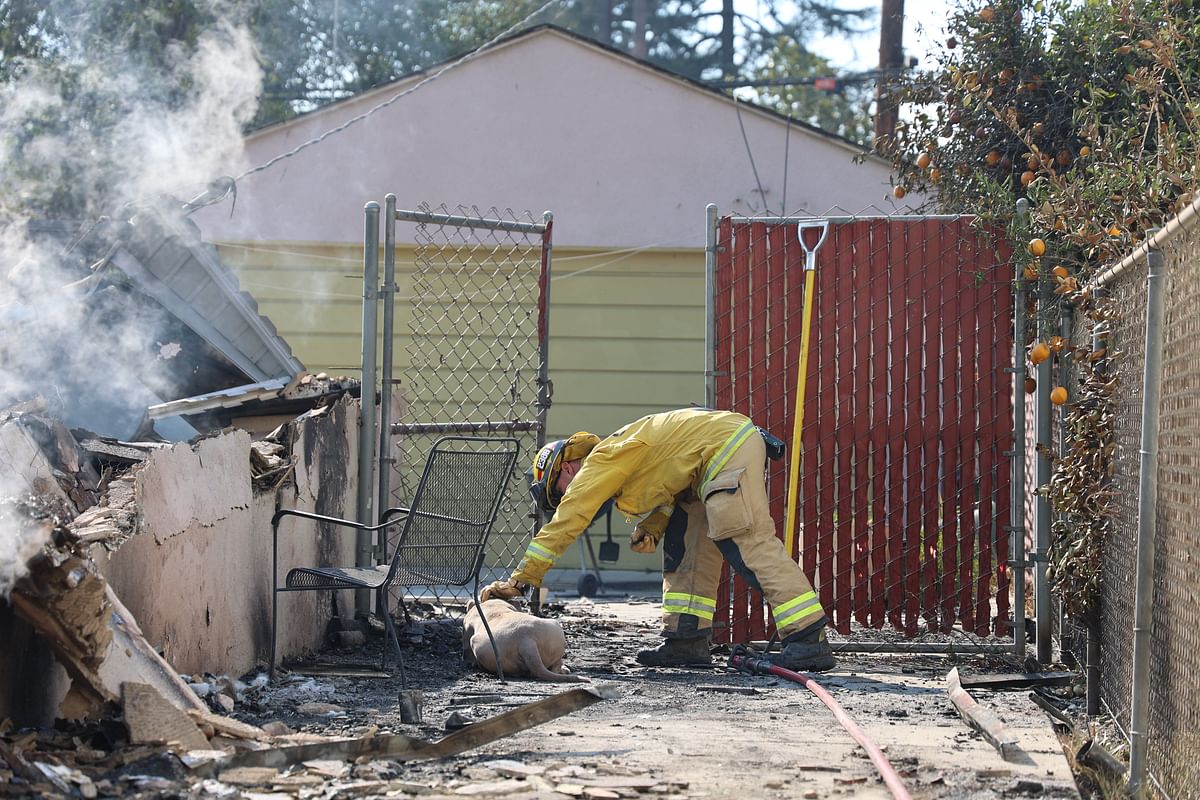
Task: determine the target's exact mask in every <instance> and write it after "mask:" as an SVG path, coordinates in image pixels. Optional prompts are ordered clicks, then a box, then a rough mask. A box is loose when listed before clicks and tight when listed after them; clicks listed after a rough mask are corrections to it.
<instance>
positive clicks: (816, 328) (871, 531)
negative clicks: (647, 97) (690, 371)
mask: <svg viewBox="0 0 1200 800" xmlns="http://www.w3.org/2000/svg"><path fill="white" fill-rule="evenodd" d="M802 221H803V222H805V223H811V222H812V220H810V219H805V220H801V219H795V220H782V219H779V218H773V219H770V220H765V221H763V220H755V219H752V218H730V217H725V218H723V219H721V220H720V221H719V223H718V230H717V253H716V273H715V276H714V295H715V296H714V298H713V300H712V305H711V311H712V313H713V319H714V327H715V342H714V345H715V351H716V352H715V362H716V363H715V376H716V377H715V381H716V393H715V397H716V405H717V407H718V408H730V409H734V410H737V411H740V412H742V413H745V414H747V415H749V416H750V417H751V418H752V419H754V420H755V421H756V422H757V423H758V424H759V425H762V426H764V427H766V428H767V429H769V430H771V431H772V432H773V433H775V434H776V435H777V436H779V437H780V438H783V439H785V440H787V441H788V443H789V446H790V445H791V442H792V426H793V414H794V409H795V392H796V388H797V387H796V377H797V371H798V369H799V359H800V342H801V334H802V323H803V318H802V310H803V305H804V264H805V254H804V250H803V248H802V247H801V244H800V241H799V238H798V236H799V223H800V222H802ZM971 222H972V220H971V218H959V217H951V218H946V217H938V218H925V219H921V218H916V219H914V218H912V217H907V218H904V219H896V220H892V219H888V218H886V217H873V218H867V217H862V218H837V219H831V221H830V223H831V224H830V226H829V233H828V236H827V238H826V239H825V242H824V244H823V245H822V246H821V248H820V249H819V250H818V251H817V268H816V279H815V290H814V296H813V300H814V306H813V318H812V328H811V344H810V351H809V360H808V368H807V389H806V392H805V395H806V397H805V406H804V420H803V432H802V438H803V443H802V451H801V452H802V456H801V469H800V477H799V481H798V499H797V503H796V506H797V513H798V517H799V521H800V525H799V526H798V528H797V531H796V544H795V546H794V550H793V555H794V556H795V557H796V558H798V559H799V561H800V564H801V565H802V566H803V568H804V570H805V572H806V573H807V574H808V576H809V578H810V579H812V580H813V583H814V585H815V586H816V588H817V590H818V593H819V594H820V597H821V603H822V605H823V606H824V607H825V611H826V613H827V614H829V615H830V617H831V619H832V620H833V624H834V626H835V628H836V629H837V630H838V631H839V632H840V633H842V634H846V635H848V634H850V633H851V629H852V623H857V624H858V625H860V626H863V627H870V628H883V627H884V626H885V625H888V626H890V627H891V628H892V629H894V630H896V631H899V632H901V633H902V634H903V635H904V636H905V637H908V638H912V637H916V636H919V635H922V634H923V633H927V632H939V633H950V632H952V631H961V632H964V633H966V634H970V635H973V636H988V635H993V634H994V635H999V636H1003V635H1007V633H1008V628H1007V625H1006V624H1004V622H1003V620H1006V619H1007V618H1008V616H1009V614H1010V609H1009V599H1008V597H1009V585H1008V583H1009V581H1008V571H1007V564H1006V559H1007V556H1008V532H1007V531H1008V527H1007V526H1008V525H1009V505H1010V497H1009V458H1008V456H1007V455H1006V453H1007V452H1008V451H1009V449H1010V447H1011V439H1012V421H1011V420H1012V394H1011V383H1012V381H1011V377H1010V375H1009V373H1007V372H1006V371H1005V368H1006V367H1009V366H1011V362H1012V291H1011V280H1012V265H1011V263H1009V261H1008V259H1007V253H1006V252H1005V251H1004V250H1003V249H1002V245H1000V244H998V243H997V242H996V241H995V240H993V239H990V238H989V237H987V236H984V235H982V234H980V233H979V232H978V231H977V230H976V229H975V228H973V227H972V224H971ZM810 245H811V242H810ZM788 464H789V458H784V459H781V460H780V461H775V462H771V464H770V466H769V475H768V481H769V482H768V491H769V493H770V497H771V504H772V510H773V513H774V514H775V518H776V520H777V521H779V523H780V526H779V527H780V535H781V537H782V536H783V534H784V531H785V530H786V528H785V527H784V526H785V523H784V518H785V515H786V508H787V504H786V498H785V493H786V491H787V485H788V479H787V478H788V476H787V470H788ZM716 622H717V630H718V631H721V630H725V631H727V632H728V634H729V640H730V641H733V642H746V641H752V640H756V639H765V638H767V637H768V636H769V635H770V633H771V632H772V628H771V622H770V617H769V615H767V614H765V613H764V607H763V603H762V600H761V597H759V595H758V593H757V592H753V591H751V590H750V589H749V588H748V587H747V585H746V584H745V582H744V581H742V580H741V579H740V578H738V577H736V576H729V575H728V571H727V574H726V577H725V578H724V579H723V580H722V591H721V597H720V598H719V599H718V616H717V620H716ZM718 635H719V634H718Z"/></svg>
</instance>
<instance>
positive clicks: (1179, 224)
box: [1089, 197, 1200, 286]
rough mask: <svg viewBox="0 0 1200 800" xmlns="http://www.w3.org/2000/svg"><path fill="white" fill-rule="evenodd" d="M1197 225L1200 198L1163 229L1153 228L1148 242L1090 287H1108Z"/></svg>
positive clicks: (1098, 278) (1198, 222)
mask: <svg viewBox="0 0 1200 800" xmlns="http://www.w3.org/2000/svg"><path fill="white" fill-rule="evenodd" d="M1195 225H1200V197H1197V198H1196V199H1195V200H1193V201H1192V204H1191V205H1189V206H1188V207H1187V208H1185V209H1184V210H1183V211H1180V212H1179V214H1177V215H1176V216H1174V217H1171V219H1169V220H1167V223H1166V224H1165V225H1163V226H1162V227H1161V228H1153V229H1152V230H1153V231H1154V233H1153V234H1152V235H1150V236H1147V237H1146V240H1145V241H1143V242H1142V243H1141V244H1139V245H1138V246H1137V247H1135V248H1134V249H1133V252H1132V253H1130V254H1129V255H1127V256H1125V258H1123V259H1121V261H1120V263H1118V264H1114V265H1113V266H1111V267H1109V268H1108V269H1106V270H1105V271H1104V272H1102V273H1100V275H1098V276H1097V277H1096V278H1095V280H1093V281H1091V282H1090V283H1089V285H1090V286H1107V285H1108V284H1110V283H1112V282H1113V281H1114V280H1116V279H1117V276H1119V275H1120V274H1121V273H1122V272H1124V271H1125V270H1127V269H1129V268H1130V267H1132V266H1133V265H1134V264H1136V263H1137V262H1138V259H1139V258H1141V257H1142V256H1143V255H1147V254H1149V253H1150V251H1151V250H1159V249H1161V248H1162V246H1163V244H1165V243H1166V242H1168V241H1170V240H1171V238H1172V237H1174V236H1175V235H1176V234H1178V233H1180V232H1182V231H1186V230H1189V229H1190V228H1192V227H1193V226H1195ZM1147 233H1150V231H1147Z"/></svg>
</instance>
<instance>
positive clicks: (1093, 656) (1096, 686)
mask: <svg viewBox="0 0 1200 800" xmlns="http://www.w3.org/2000/svg"><path fill="white" fill-rule="evenodd" d="M1103 294H1104V288H1103V287H1101V286H1097V287H1096V288H1095V289H1093V290H1092V297H1093V298H1095V299H1096V300H1099V299H1100V298H1101V296H1102V295H1103ZM1108 333H1109V331H1108V324H1107V323H1105V322H1101V321H1097V322H1096V323H1095V324H1094V325H1093V326H1092V352H1093V353H1096V352H1100V351H1101V350H1105V351H1107V338H1108ZM1107 369H1108V360H1107V358H1101V359H1099V360H1098V361H1096V363H1095V364H1093V365H1092V370H1093V371H1094V372H1096V373H1097V374H1102V373H1104V372H1105V371H1107ZM1111 482H1112V479H1111V478H1108V477H1104V478H1102V479H1101V488H1102V489H1107V488H1108V485H1109V484H1110V483H1111ZM1101 600H1102V598H1101V597H1100V596H1099V595H1098V596H1097V597H1096V598H1095V603H1096V604H1097V605H1096V606H1094V607H1093V608H1090V609H1088V615H1087V659H1086V661H1085V663H1084V676H1085V677H1086V680H1087V683H1086V686H1087V689H1086V702H1087V705H1086V710H1087V715H1088V716H1089V717H1094V716H1097V715H1098V714H1099V713H1100V662H1101V655H1100V635H1101V631H1100V608H1099V605H1098V604H1099V603H1100V602H1101Z"/></svg>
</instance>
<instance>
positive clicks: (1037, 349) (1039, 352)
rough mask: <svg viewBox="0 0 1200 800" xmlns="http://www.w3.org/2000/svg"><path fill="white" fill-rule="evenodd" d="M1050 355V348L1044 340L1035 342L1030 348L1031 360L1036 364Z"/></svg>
mask: <svg viewBox="0 0 1200 800" xmlns="http://www.w3.org/2000/svg"><path fill="white" fill-rule="evenodd" d="M1049 357H1050V348H1049V347H1047V346H1046V344H1045V343H1044V342H1035V343H1034V345H1033V347H1031V348H1029V360H1030V361H1031V362H1032V363H1033V364H1034V365H1035V366H1036V365H1038V364H1040V363H1042V362H1043V361H1045V360H1046V359H1047V358H1049Z"/></svg>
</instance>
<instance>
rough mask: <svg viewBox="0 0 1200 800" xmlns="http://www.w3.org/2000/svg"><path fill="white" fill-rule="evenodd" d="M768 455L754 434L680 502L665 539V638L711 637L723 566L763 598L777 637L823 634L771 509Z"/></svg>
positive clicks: (821, 615) (816, 604) (817, 609)
mask: <svg viewBox="0 0 1200 800" xmlns="http://www.w3.org/2000/svg"><path fill="white" fill-rule="evenodd" d="M765 464H766V448H765V446H764V444H763V440H762V437H761V436H759V435H757V434H755V435H753V436H751V437H749V438H748V439H746V441H745V443H744V444H742V445H741V446H740V447H739V448H738V449H737V450H736V451H735V452H734V454H733V455H732V457H730V458H729V460H728V461H727V462H726V463H725V464H724V465H723V468H722V469H721V471H720V472H719V473H718V474H717V475H716V476H714V477H713V478H712V479H711V480H709V481H707V482H706V483H705V484H704V485H703V486H702V487H701V491H702V493H703V495H704V496H703V497H699V498H695V497H692V496H691V494H690V493H689V496H688V498H687V499H686V500H684V501H682V502H680V503H679V504H678V505H677V507H676V510H675V514H674V515H673V516H672V518H671V522H670V524H668V526H667V531H666V536H665V537H664V539H663V607H662V610H663V635H664V636H666V637H668V638H690V637H695V636H700V635H710V634H711V630H712V621H713V615H714V614H715V612H716V609H717V585H718V582H719V580H720V577H721V562H722V561H724V560H728V561H729V564H730V567H731V568H733V569H734V570H735V571H736V572H737V573H738V574H739V575H741V576H742V577H743V578H744V579H745V580H746V581H747V583H749V584H750V585H751V586H752V587H754V588H755V589H758V590H760V591H761V592H762V594H763V597H765V598H766V601H767V603H768V605H770V607H771V611H772V614H773V617H774V620H775V627H776V629H777V630H778V631H779V635H780V637H781V638H782V637H786V636H788V635H790V634H793V633H800V632H801V631H806V629H819V628H820V627H823V626H824V625H825V623H826V621H827V620H826V617H825V612H824V610H823V609H822V608H821V603H820V601H819V600H818V599H817V595H816V593H815V592H814V591H813V588H812V584H811V583H810V582H809V580H808V578H807V576H805V574H804V570H802V569H801V568H800V565H799V564H797V563H796V562H795V561H793V560H792V559H791V558H790V557H789V555H788V553H787V551H786V550H785V549H784V546H783V542H782V541H780V539H779V537H777V536H776V535H775V521H774V520H773V519H772V518H771V510H770V506H769V505H768V503H767V488H766V480H765V474H764V473H765V470H764V466H765Z"/></svg>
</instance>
